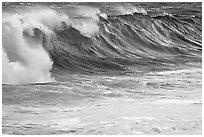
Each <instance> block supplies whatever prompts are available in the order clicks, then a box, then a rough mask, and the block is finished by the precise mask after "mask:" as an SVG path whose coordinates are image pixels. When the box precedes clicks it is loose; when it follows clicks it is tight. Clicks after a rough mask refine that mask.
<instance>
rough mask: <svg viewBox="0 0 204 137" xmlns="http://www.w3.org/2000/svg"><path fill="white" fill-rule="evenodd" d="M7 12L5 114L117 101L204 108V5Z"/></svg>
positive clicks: (68, 6) (23, 7) (46, 6)
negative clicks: (21, 109)
mask: <svg viewBox="0 0 204 137" xmlns="http://www.w3.org/2000/svg"><path fill="white" fill-rule="evenodd" d="M2 6H3V7H2V11H3V19H2V29H3V32H2V34H3V63H2V67H3V86H2V95H3V98H2V99H3V112H5V113H6V114H7V113H8V112H7V111H8V110H7V109H8V108H10V107H11V106H12V105H14V106H15V105H17V106H20V107H22V106H33V107H35V106H36V107H39V108H41V107H44V106H46V107H47V106H49V105H50V106H58V105H60V106H61V107H62V106H70V105H74V106H78V105H79V104H80V103H82V104H83V102H92V101H98V100H102V102H103V100H106V99H108V100H109V99H110V100H111V99H114V98H127V99H134V100H135V101H150V100H151V101H152V102H159V104H162V103H164V104H165V103H167V104H168V103H173V104H202V103H201V102H202V99H201V95H202V93H201V91H202V83H201V82H202V76H201V75H202V67H201V65H202V4H201V3H3V4H2ZM85 104H86V103H85ZM197 112H198V111H197ZM197 112H195V113H194V114H197ZM19 113H20V112H19ZM14 119H15V118H14ZM4 122H5V123H9V122H8V119H6V118H5V117H3V123H4ZM8 130H10V129H9V128H7V127H6V126H3V132H4V133H8ZM32 133H33V132H32ZM14 134H15V133H14ZM34 134H35V133H34ZM86 134H88V133H86ZM146 134H148V133H146ZM196 134H197V133H196Z"/></svg>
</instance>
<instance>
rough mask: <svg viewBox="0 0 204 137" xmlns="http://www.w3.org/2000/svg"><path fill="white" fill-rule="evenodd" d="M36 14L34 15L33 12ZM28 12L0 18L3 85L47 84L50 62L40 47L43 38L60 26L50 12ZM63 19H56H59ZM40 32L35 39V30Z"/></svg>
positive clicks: (50, 79) (51, 79)
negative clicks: (0, 27)
mask: <svg viewBox="0 0 204 137" xmlns="http://www.w3.org/2000/svg"><path fill="white" fill-rule="evenodd" d="M34 12H35V13H34ZM44 13H45V11H38V12H37V14H36V11H35V10H34V11H31V12H29V13H26V14H21V15H17V14H16V15H11V14H7V15H6V16H4V17H3V24H2V28H3V31H2V34H3V54H2V58H3V59H2V61H3V62H2V63H3V65H2V66H3V78H2V81H3V83H4V84H25V83H33V82H49V81H53V80H54V79H53V78H52V77H51V74H50V70H51V68H52V64H53V62H52V60H51V59H50V58H49V54H48V53H47V51H46V50H45V49H44V48H43V39H45V38H49V37H48V36H49V35H52V31H53V30H54V29H56V28H57V27H59V22H57V21H59V19H57V18H58V16H57V14H56V13H54V12H53V11H51V10H48V11H47V12H46V14H47V15H45V14H44ZM61 17H62V16H59V18H61ZM36 28H37V29H38V30H40V31H41V36H38V37H37V36H36V34H35V32H34V29H36Z"/></svg>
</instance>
